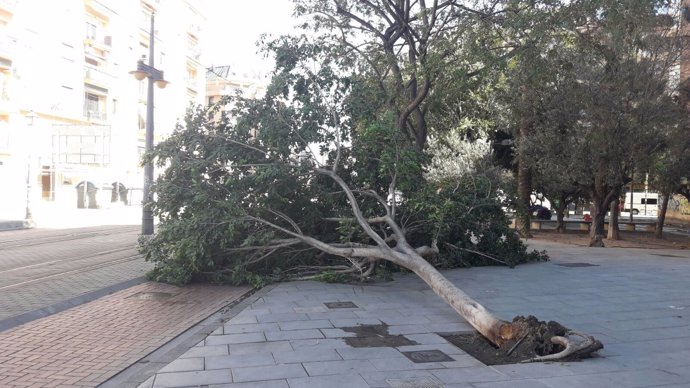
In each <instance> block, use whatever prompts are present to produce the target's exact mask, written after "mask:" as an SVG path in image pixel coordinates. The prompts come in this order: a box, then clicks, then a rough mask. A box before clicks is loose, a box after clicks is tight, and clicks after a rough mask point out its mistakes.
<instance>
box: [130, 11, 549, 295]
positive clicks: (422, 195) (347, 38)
mask: <svg viewBox="0 0 690 388" xmlns="http://www.w3.org/2000/svg"><path fill="white" fill-rule="evenodd" d="M518 3H520V4H522V2H518ZM532 3H534V2H532ZM538 3H539V4H542V2H538ZM548 3H549V2H548V1H546V2H544V3H543V4H542V5H543V6H544V7H546V8H543V7H542V5H538V4H531V5H530V6H529V7H528V8H529V9H530V10H531V11H530V12H523V13H522V14H520V15H519V16H518V14H519V12H513V13H511V14H514V15H516V16H514V19H515V20H511V21H510V22H508V21H507V20H504V19H503V18H499V19H500V20H499V19H494V18H483V17H479V15H480V13H476V12H473V11H471V10H468V9H466V8H464V7H460V6H458V5H457V4H455V3H453V2H445V3H441V4H438V7H437V6H436V5H434V9H430V7H427V9H426V10H423V12H422V13H419V12H418V11H420V9H421V7H426V5H424V3H410V4H403V3H399V4H398V3H396V4H395V5H394V7H393V8H395V9H393V8H389V7H387V6H386V4H387V3H386V4H384V3H382V2H378V1H375V2H372V3H367V4H365V3H363V2H341V3H338V4H335V3H331V2H321V1H316V0H298V1H296V5H297V13H298V14H306V13H314V14H315V15H316V16H315V17H314V18H313V19H312V20H311V21H310V22H308V23H307V27H313V28H315V29H317V30H318V32H319V33H318V34H314V35H313V36H311V37H307V36H305V35H303V36H288V37H281V38H279V39H276V40H274V41H271V42H268V43H266V45H265V48H266V50H267V51H268V52H270V53H271V54H273V55H274V57H275V58H276V68H275V71H274V74H273V79H272V81H271V84H270V85H269V86H268V88H267V94H266V96H265V97H264V98H262V99H261V100H245V99H242V98H239V97H235V98H232V99H228V100H226V101H224V102H225V103H227V104H228V105H227V106H232V107H233V108H232V110H231V111H230V112H227V114H220V113H219V112H218V111H216V110H208V111H206V110H203V109H200V108H198V109H193V110H190V112H189V113H188V115H187V117H186V118H185V121H184V122H183V123H182V124H181V125H180V126H179V127H178V128H177V129H176V130H175V132H174V133H173V134H172V135H171V136H170V137H169V138H168V139H166V140H165V141H163V142H161V143H160V144H159V145H157V146H156V147H155V150H154V151H153V152H152V153H150V154H149V155H146V158H148V159H149V160H155V161H156V163H157V165H158V167H159V168H161V169H163V173H162V174H161V176H160V177H159V179H158V180H157V182H156V184H155V185H154V188H153V190H154V193H155V195H156V198H157V199H156V201H155V203H154V204H153V210H154V212H155V215H156V216H158V217H159V218H160V220H161V222H160V224H159V227H158V230H157V234H156V235H155V236H154V237H153V238H152V239H150V240H146V241H142V243H141V250H142V252H143V253H144V255H145V257H146V259H147V260H150V261H152V262H154V263H155V264H156V267H155V269H154V271H153V272H152V273H151V274H150V276H151V277H152V278H154V279H156V280H161V281H168V282H174V283H186V282H190V281H196V280H201V281H212V282H222V283H232V284H240V283H243V284H246V283H248V284H253V285H255V286H260V285H262V284H264V283H266V282H270V281H276V280H284V279H290V278H299V277H303V276H311V277H320V278H322V279H324V280H327V281H334V280H337V281H340V280H341V278H342V276H345V275H342V273H343V271H341V270H338V272H335V271H333V270H332V268H342V267H343V266H347V265H351V266H352V268H353V269H357V271H358V270H361V266H359V267H358V265H359V264H361V263H355V264H357V265H355V264H353V263H351V262H350V261H348V260H345V259H343V258H341V257H334V256H331V255H328V254H325V253H323V252H321V251H318V250H316V249H314V248H313V247H311V246H308V245H306V244H304V243H302V242H299V241H298V240H297V239H296V238H295V236H310V237H313V238H314V239H316V240H318V241H321V242H324V243H327V244H341V245H342V244H350V246H352V245H355V244H365V245H366V244H371V243H372V240H373V239H372V238H371V236H369V235H367V234H366V233H364V231H363V230H362V228H361V227H360V226H359V225H357V224H356V223H355V222H353V221H352V219H353V213H352V208H351V205H350V204H349V203H348V202H347V200H346V197H345V196H344V195H343V192H342V188H341V187H339V186H338V185H337V184H336V183H335V182H334V181H333V180H332V179H329V178H327V177H324V176H323V175H322V174H318V173H315V171H316V169H317V168H319V167H321V168H337V172H338V176H339V177H340V178H342V179H343V181H344V182H345V183H346V184H347V185H348V186H349V187H350V188H351V189H352V191H353V193H354V195H355V197H356V198H355V199H356V201H357V203H358V204H359V207H360V209H361V211H362V214H363V216H364V217H377V216H380V215H381V214H382V212H383V206H382V205H381V203H380V202H379V201H377V199H375V198H373V197H372V195H371V193H372V192H374V193H377V194H378V195H380V196H381V197H383V200H384V201H385V200H386V199H388V200H390V201H396V205H399V206H398V207H399V209H398V211H396V212H395V215H394V216H395V220H396V221H397V222H398V223H399V224H400V225H403V226H404V227H405V228H406V231H407V232H408V233H407V235H408V237H409V239H410V242H411V243H413V244H414V245H415V246H421V245H429V244H431V243H432V241H434V240H438V243H439V247H440V248H441V251H442V253H441V256H440V257H439V258H438V259H437V264H439V265H444V266H447V267H452V266H457V265H475V264H487V263H489V262H491V263H494V264H495V263H496V262H495V261H491V260H486V256H482V255H481V254H476V253H471V252H469V251H468V250H469V249H471V250H476V251H477V252H485V253H484V255H487V254H488V255H492V256H496V257H497V258H499V260H502V261H504V262H505V263H507V264H508V265H511V266H512V265H514V264H516V263H519V262H523V261H525V260H529V259H530V258H533V256H531V255H530V254H527V253H526V248H525V246H524V245H522V244H521V243H520V241H519V240H518V239H517V238H516V237H515V236H514V234H513V233H511V232H510V231H509V230H508V228H507V219H506V217H505V214H503V212H502V210H501V206H500V204H499V202H498V200H497V199H495V198H496V197H497V194H498V186H497V185H496V181H495V180H488V181H487V180H486V179H484V178H485V176H486V174H480V173H477V172H476V169H477V168H479V167H478V166H473V168H474V170H473V171H472V172H470V173H469V175H468V176H463V177H450V178H447V179H446V180H444V181H442V182H436V181H433V182H432V181H430V180H429V179H428V178H427V177H425V170H426V168H427V166H429V161H430V160H431V159H432V158H433V153H425V152H424V147H425V145H426V139H427V131H430V130H434V131H438V132H448V131H450V130H455V129H457V130H460V131H462V132H463V133H464V135H463V138H467V139H470V140H473V139H476V138H477V137H478V135H479V134H482V135H483V134H485V133H486V132H488V131H490V130H491V128H492V118H491V117H490V115H489V114H488V110H486V109H482V107H484V106H485V105H491V104H492V103H493V100H492V98H491V94H492V93H493V92H494V83H493V82H492V81H493V80H492V79H490V78H482V76H485V75H486V74H487V71H488V70H487V69H489V68H491V67H493V66H496V65H497V64H499V63H501V61H502V60H503V59H505V58H508V57H510V56H512V55H513V54H512V53H511V50H512V49H511V48H510V47H506V46H505V45H504V43H505V42H504V41H502V40H501V39H500V37H501V35H502V34H501V31H500V28H501V27H500V26H501V25H505V26H510V27H509V28H511V29H513V33H515V34H518V32H517V31H520V30H523V29H524V28H522V27H520V28H518V27H517V26H523V27H524V26H528V25H529V26H531V28H532V27H534V26H533V25H532V24H533V22H530V20H532V19H534V18H533V17H532V16H534V15H533V14H532V12H536V11H537V10H538V9H542V8H543V9H550V7H551V5H549V4H548ZM377 4H378V5H379V6H380V8H378V9H376V5H377ZM502 5H505V7H507V8H511V7H514V6H516V4H513V2H507V3H506V4H502ZM372 7H373V8H372ZM401 7H403V8H404V7H407V8H409V9H408V11H409V12H402V13H401V12H397V9H398V8H401ZM540 7H542V8H540ZM379 11H381V12H383V13H384V14H385V13H390V12H392V13H393V14H395V15H397V16H400V15H405V16H404V17H405V18H407V19H408V20H407V21H405V20H398V17H397V16H396V17H392V18H387V17H381V14H382V13H381V12H379ZM483 11H487V12H489V11H490V13H494V11H496V10H494V9H490V10H489V9H486V10H483ZM396 12H397V13H396ZM420 12H421V11H420ZM500 13H502V12H497V13H496V14H500ZM356 15H361V16H362V17H363V18H361V19H360V20H368V21H371V22H372V23H373V24H371V28H369V27H366V28H365V29H362V28H360V27H361V25H360V27H357V26H352V25H350V26H348V27H346V28H344V25H343V24H342V23H340V22H339V21H338V20H340V19H343V20H346V21H349V22H351V23H360V24H361V22H359V21H357V19H358V18H359V17H358V16H356ZM395 15H393V16H395ZM427 18H429V19H427ZM386 19H388V20H386ZM425 19H427V20H426V21H425ZM489 19H491V20H489ZM367 23H368V22H367ZM386 23H389V24H392V25H393V26H392V27H390V31H391V32H393V31H397V32H394V33H392V35H390V36H389V38H386V39H384V41H382V40H381V37H382V36H383V35H382V34H380V32H383V31H385V30H386V29H387V28H389V27H386V25H385V24H386ZM341 28H344V30H341ZM377 29H379V30H381V31H378V30H377ZM489 29H490V30H491V33H490V34H489V33H488V30H489ZM365 30H366V31H365ZM358 34H359V35H358ZM386 34H388V32H386ZM391 36H395V39H393V38H391ZM403 37H406V38H404V39H403ZM474 38H477V39H474ZM387 39H392V40H387ZM528 40H529V39H521V40H520V44H523V43H524V42H526V41H528ZM516 42H517V40H516ZM360 43H362V44H360ZM399 45H402V46H404V47H405V48H404V49H403V51H405V50H407V51H408V54H409V55H399V53H400V52H399V51H398V50H400V48H398V46H399ZM487 53H490V54H487ZM482 59H486V60H485V61H482ZM504 81H505V79H501V82H504ZM432 86H433V88H432ZM220 105H222V104H219V105H217V106H220ZM219 117H220V118H219ZM429 123H431V124H432V125H431V126H429V125H428V124H429ZM449 143H450V142H449ZM335 145H340V147H339V149H338V150H337V151H336V150H335ZM324 165H325V166H327V167H324ZM444 179H445V178H444ZM398 201H399V202H400V203H399V204H397V202H398ZM376 232H377V233H379V234H380V237H383V238H385V237H387V236H390V234H391V230H390V227H389V226H386V225H385V224H377V225H376ZM472 233H474V236H475V238H479V240H478V241H477V242H476V243H475V242H473V239H472ZM391 244H392V243H391ZM453 247H455V248H453ZM362 260H363V262H364V261H366V260H364V259H362ZM365 264H367V263H365ZM375 265H376V267H375V268H374V270H373V272H372V273H373V274H374V276H383V277H387V276H389V274H390V272H391V271H394V270H397V269H396V268H395V267H394V266H393V265H391V264H389V263H375ZM319 268H328V269H329V270H330V271H332V272H325V273H323V274H321V272H323V271H322V270H319ZM357 271H354V270H353V271H352V273H354V274H357V273H358V272H357Z"/></svg>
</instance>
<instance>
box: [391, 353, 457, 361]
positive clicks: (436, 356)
mask: <svg viewBox="0 0 690 388" xmlns="http://www.w3.org/2000/svg"><path fill="white" fill-rule="evenodd" d="M402 354H404V355H405V357H407V358H409V359H410V360H411V361H412V362H415V363H417V364H421V363H424V362H446V361H455V360H454V359H452V358H450V357H448V355H447V354H445V353H443V352H442V351H440V350H415V351H413V352H402Z"/></svg>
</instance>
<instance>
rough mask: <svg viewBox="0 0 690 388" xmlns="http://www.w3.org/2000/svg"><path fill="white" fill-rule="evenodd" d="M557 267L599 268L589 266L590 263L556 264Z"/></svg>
mask: <svg viewBox="0 0 690 388" xmlns="http://www.w3.org/2000/svg"><path fill="white" fill-rule="evenodd" d="M556 265H560V266H561V267H569V268H578V267H598V266H599V265H597V264H589V263H560V264H556Z"/></svg>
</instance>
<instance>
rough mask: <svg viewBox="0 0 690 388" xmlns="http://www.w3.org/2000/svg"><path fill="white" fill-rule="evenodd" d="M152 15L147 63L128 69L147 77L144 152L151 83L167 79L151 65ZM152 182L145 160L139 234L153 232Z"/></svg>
mask: <svg viewBox="0 0 690 388" xmlns="http://www.w3.org/2000/svg"><path fill="white" fill-rule="evenodd" d="M153 22H154V15H153V14H151V29H150V30H149V58H148V60H149V63H148V65H147V64H145V63H144V61H141V60H140V61H138V62H137V69H136V70H134V71H130V74H132V75H134V77H135V78H136V79H137V80H139V81H141V80H143V79H144V78H148V90H147V95H146V152H150V151H151V150H152V149H153V84H154V83H155V84H156V86H158V87H159V88H161V89H162V88H164V87H165V86H166V85H167V84H168V81H165V80H164V79H163V71H161V70H158V69H156V68H155V67H153V63H154V62H153V43H154V29H153ZM152 182H153V163H152V162H150V161H149V162H146V164H145V165H144V195H143V206H142V217H141V234H142V235H152V234H153V211H152V210H151V203H152V201H153V198H152V196H151V183H152Z"/></svg>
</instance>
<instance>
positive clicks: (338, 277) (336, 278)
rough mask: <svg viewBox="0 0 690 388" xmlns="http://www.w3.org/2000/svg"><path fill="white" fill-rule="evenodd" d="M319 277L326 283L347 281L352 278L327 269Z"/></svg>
mask: <svg viewBox="0 0 690 388" xmlns="http://www.w3.org/2000/svg"><path fill="white" fill-rule="evenodd" d="M318 279H319V280H321V281H322V282H325V283H345V282H346V281H347V280H349V279H351V277H348V276H346V275H344V274H342V273H337V272H333V271H325V272H323V273H322V274H321V275H320V276H319V277H318Z"/></svg>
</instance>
